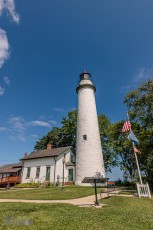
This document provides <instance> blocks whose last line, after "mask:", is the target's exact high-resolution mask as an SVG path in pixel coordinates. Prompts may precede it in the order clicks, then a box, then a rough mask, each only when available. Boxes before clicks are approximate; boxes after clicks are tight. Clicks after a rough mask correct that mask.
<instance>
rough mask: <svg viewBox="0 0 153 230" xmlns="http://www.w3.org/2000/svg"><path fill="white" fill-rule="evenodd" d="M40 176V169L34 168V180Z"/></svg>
mask: <svg viewBox="0 0 153 230" xmlns="http://www.w3.org/2000/svg"><path fill="white" fill-rule="evenodd" d="M39 175H40V167H37V168H36V178H39Z"/></svg>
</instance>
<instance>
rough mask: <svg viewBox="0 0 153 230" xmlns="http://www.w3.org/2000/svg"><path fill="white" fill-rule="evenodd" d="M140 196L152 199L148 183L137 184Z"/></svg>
mask: <svg viewBox="0 0 153 230" xmlns="http://www.w3.org/2000/svg"><path fill="white" fill-rule="evenodd" d="M137 190H138V196H139V197H149V198H151V193H150V189H149V185H148V183H146V184H137Z"/></svg>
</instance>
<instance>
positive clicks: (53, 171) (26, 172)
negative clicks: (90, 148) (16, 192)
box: [21, 144, 75, 184]
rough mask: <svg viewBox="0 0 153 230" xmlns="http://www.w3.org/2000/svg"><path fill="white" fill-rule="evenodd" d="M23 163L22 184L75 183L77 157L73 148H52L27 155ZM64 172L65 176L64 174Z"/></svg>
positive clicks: (48, 147)
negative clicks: (46, 182)
mask: <svg viewBox="0 0 153 230" xmlns="http://www.w3.org/2000/svg"><path fill="white" fill-rule="evenodd" d="M21 161H22V162H23V174H22V183H31V182H40V183H43V182H44V181H49V182H51V183H54V184H56V182H57V181H58V180H59V182H60V183H62V182H63V175H64V182H65V183H71V182H74V181H75V155H74V153H73V152H72V150H71V147H61V148H52V146H51V144H48V145H47V149H46V150H39V151H34V152H32V153H31V154H25V156H24V157H23V158H22V159H21ZM63 172H64V174H63Z"/></svg>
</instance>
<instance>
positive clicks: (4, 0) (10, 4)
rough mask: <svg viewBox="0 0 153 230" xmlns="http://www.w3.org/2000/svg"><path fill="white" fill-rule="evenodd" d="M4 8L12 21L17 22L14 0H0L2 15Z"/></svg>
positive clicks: (17, 16)
mask: <svg viewBox="0 0 153 230" xmlns="http://www.w3.org/2000/svg"><path fill="white" fill-rule="evenodd" d="M4 10H6V11H7V12H8V13H9V14H10V16H11V17H12V19H13V21H14V22H16V23H17V24H18V23H19V21H20V17H19V14H17V13H16V11H15V3H14V0H0V15H2V13H3V11H4Z"/></svg>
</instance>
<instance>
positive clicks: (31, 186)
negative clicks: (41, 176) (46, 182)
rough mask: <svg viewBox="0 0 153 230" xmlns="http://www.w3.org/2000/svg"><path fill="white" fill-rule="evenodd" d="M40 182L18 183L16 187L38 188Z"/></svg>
mask: <svg viewBox="0 0 153 230" xmlns="http://www.w3.org/2000/svg"><path fill="white" fill-rule="evenodd" d="M38 186H39V183H34V182H33V183H20V184H16V185H15V187H16V188H38Z"/></svg>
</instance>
